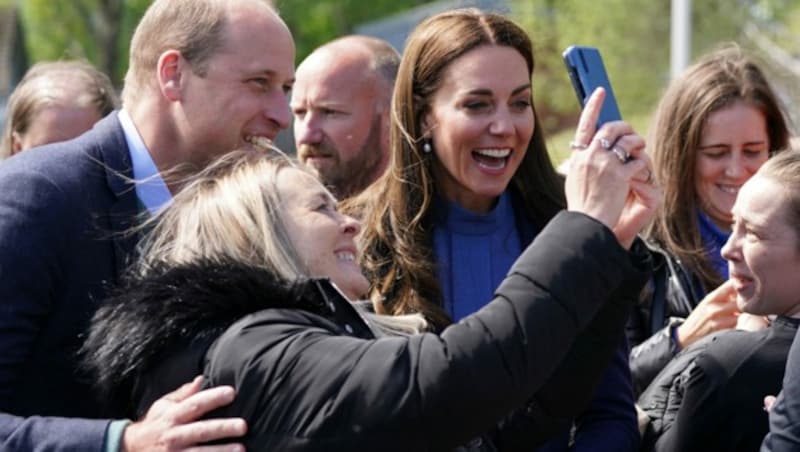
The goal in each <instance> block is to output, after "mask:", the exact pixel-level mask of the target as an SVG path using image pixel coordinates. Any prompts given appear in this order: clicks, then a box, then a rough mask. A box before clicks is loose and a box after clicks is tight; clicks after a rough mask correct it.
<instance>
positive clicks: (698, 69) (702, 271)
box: [645, 45, 790, 291]
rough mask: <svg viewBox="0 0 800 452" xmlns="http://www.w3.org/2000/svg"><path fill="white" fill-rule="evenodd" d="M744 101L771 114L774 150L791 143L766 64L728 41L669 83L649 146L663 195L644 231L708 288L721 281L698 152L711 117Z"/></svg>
mask: <svg viewBox="0 0 800 452" xmlns="http://www.w3.org/2000/svg"><path fill="white" fill-rule="evenodd" d="M737 102H744V103H745V104H747V105H750V106H753V107H755V108H757V109H758V110H759V111H761V112H762V113H763V115H764V118H765V119H766V124H767V135H768V137H769V147H770V150H771V152H772V153H775V152H779V151H781V150H783V149H785V148H786V147H787V146H788V144H789V135H790V134H789V129H788V126H787V122H786V118H785V115H784V110H783V108H782V106H781V104H780V101H779V100H778V98H777V96H776V95H775V92H774V91H773V90H772V88H771V87H770V85H769V83H768V82H767V79H766V77H765V76H764V74H763V72H762V71H761V69H760V68H759V67H758V65H757V64H756V63H755V62H754V61H753V60H752V59H750V58H749V57H748V56H746V55H745V53H744V52H743V51H742V49H741V48H739V47H738V46H735V45H727V46H725V47H723V48H721V49H719V50H717V51H715V52H712V53H710V54H708V55H706V56H705V57H703V58H701V59H700V60H699V61H698V62H697V63H695V64H694V65H693V66H691V67H689V68H688V69H686V70H685V71H684V72H683V74H681V75H680V76H679V77H678V78H677V79H675V80H674V81H673V82H672V83H671V84H670V86H669V87H668V88H667V91H666V93H665V94H664V97H663V98H662V99H661V102H660V104H659V105H658V108H657V109H656V114H655V119H654V120H653V123H652V127H651V131H650V134H649V135H650V136H649V139H648V145H649V150H650V152H651V155H652V158H653V167H654V169H655V176H656V179H657V180H658V181H659V182H660V184H661V185H662V186H663V187H664V200H663V202H662V204H661V206H660V207H659V209H658V211H657V212H656V215H655V217H654V219H653V222H652V223H651V225H650V226H649V227H648V228H647V229H646V231H645V235H646V236H647V237H648V238H649V239H651V240H653V241H655V242H656V243H658V244H659V245H660V246H661V247H663V248H664V249H665V250H666V251H668V252H670V253H672V254H673V255H674V256H676V257H677V258H678V259H680V260H681V261H682V262H683V263H684V264H685V265H686V266H687V268H688V269H689V270H690V271H692V272H693V273H694V275H695V276H696V277H697V278H698V279H699V281H700V282H701V283H702V285H703V287H704V289H705V290H706V291H709V290H711V289H713V288H715V287H717V286H718V285H719V284H721V283H722V276H721V275H719V274H718V273H717V272H716V271H715V270H714V268H713V267H712V265H711V260H710V259H709V257H708V254H707V252H706V251H705V250H704V248H703V241H702V238H701V236H700V226H699V224H698V221H697V210H698V209H699V205H700V200H699V199H698V195H697V192H696V190H695V180H694V179H695V169H696V162H697V152H698V148H699V146H700V142H701V139H702V134H703V128H704V126H705V123H706V120H707V119H708V117H709V116H710V115H711V114H712V113H714V112H716V111H718V110H721V109H723V108H726V107H728V106H730V105H732V104H734V103H737Z"/></svg>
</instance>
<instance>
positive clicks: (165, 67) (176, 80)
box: [156, 50, 188, 102]
mask: <svg viewBox="0 0 800 452" xmlns="http://www.w3.org/2000/svg"><path fill="white" fill-rule="evenodd" d="M187 69H188V68H187V66H186V60H184V59H183V56H182V55H181V53H180V52H179V51H177V50H167V51H166V52H164V53H162V54H161V56H160V57H159V58H158V65H157V66H156V70H157V71H158V87H159V89H160V90H161V94H163V95H164V97H165V98H167V100H169V101H172V102H175V101H178V100H180V99H181V82H182V79H181V76H182V75H183V72H184V71H185V70H187Z"/></svg>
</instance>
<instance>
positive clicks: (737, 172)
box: [725, 151, 747, 179]
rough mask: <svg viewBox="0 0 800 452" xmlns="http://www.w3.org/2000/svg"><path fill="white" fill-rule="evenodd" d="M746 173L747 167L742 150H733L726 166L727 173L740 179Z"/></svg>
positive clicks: (733, 177)
mask: <svg viewBox="0 0 800 452" xmlns="http://www.w3.org/2000/svg"><path fill="white" fill-rule="evenodd" d="M746 174H747V169H746V166H745V162H744V158H743V155H742V152H741V151H739V152H733V153H732V155H731V158H730V159H729V161H728V164H727V165H726V166H725V175H726V176H728V177H730V178H732V179H738V178H741V177H742V176H745V175H746Z"/></svg>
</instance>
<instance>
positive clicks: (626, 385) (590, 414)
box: [538, 338, 640, 452]
mask: <svg viewBox="0 0 800 452" xmlns="http://www.w3.org/2000/svg"><path fill="white" fill-rule="evenodd" d="M575 425H576V426H577V427H576V428H575V431H574V432H564V433H563V434H562V435H560V436H558V437H556V438H554V439H552V440H550V441H548V442H547V443H546V444H545V445H544V446H542V447H541V448H539V449H538V451H539V452H561V451H565V450H574V451H586V452H589V451H592V452H597V451H599V452H603V451H608V452H626V451H631V452H633V451H637V450H639V441H640V437H639V428H638V425H637V422H636V409H635V408H634V400H633V383H632V381H631V372H630V368H629V367H628V341H627V339H624V338H623V340H622V342H621V343H620V345H619V347H617V350H616V351H615V352H614V356H613V357H612V359H611V362H610V363H609V366H608V368H607V369H606V371H605V372H604V373H603V378H602V379H601V380H600V383H599V385H598V387H597V389H596V390H595V394H594V397H593V398H592V401H591V403H590V404H589V407H588V408H587V409H586V411H584V412H583V413H582V414H581V415H580V416H579V417H578V418H577V419H576V420H575ZM573 442H574V446H573V447H572V448H571V449H570V444H571V443H573Z"/></svg>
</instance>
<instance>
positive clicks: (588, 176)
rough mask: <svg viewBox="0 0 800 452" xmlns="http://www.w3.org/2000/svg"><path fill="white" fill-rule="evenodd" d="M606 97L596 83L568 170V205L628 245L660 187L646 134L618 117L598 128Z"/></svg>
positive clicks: (652, 208) (655, 203)
mask: <svg viewBox="0 0 800 452" xmlns="http://www.w3.org/2000/svg"><path fill="white" fill-rule="evenodd" d="M604 99H605V91H604V90H603V89H602V88H598V89H597V90H596V91H595V92H594V93H592V96H591V97H590V98H589V101H588V102H587V103H586V107H585V108H584V109H583V113H582V114H581V119H580V122H579V123H578V129H577V131H576V132H575V140H574V141H573V143H572V148H573V152H572V156H571V157H570V160H571V161H570V169H569V172H568V174H567V182H566V195H567V208H568V209H569V210H573V211H577V212H582V213H585V214H586V215H589V216H591V217H593V218H595V219H597V220H598V221H600V222H602V223H603V224H605V225H606V226H608V227H609V228H611V229H612V230H613V231H614V234H615V235H616V236H617V240H619V242H620V244H622V245H623V246H624V247H626V248H629V247H630V246H631V244H632V243H633V240H634V239H635V238H636V234H638V233H639V231H640V230H641V228H642V227H644V225H645V224H647V222H648V221H650V219H651V218H652V217H653V214H654V213H655V210H656V208H657V207H658V204H659V203H660V201H661V190H660V189H659V188H658V187H657V186H655V185H654V184H653V180H652V174H653V172H652V165H651V162H650V157H649V156H648V155H647V154H646V153H645V152H644V146H645V142H644V139H643V138H642V137H640V136H639V135H637V134H636V132H634V130H633V129H632V128H631V126H630V125H628V124H627V123H625V122H622V121H614V122H610V123H608V124H605V125H603V127H602V128H601V129H600V130H599V131H595V127H596V124H597V118H598V115H599V114H600V107H601V106H602V104H603V100H604Z"/></svg>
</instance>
